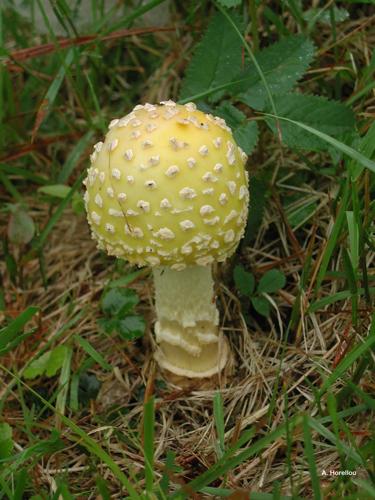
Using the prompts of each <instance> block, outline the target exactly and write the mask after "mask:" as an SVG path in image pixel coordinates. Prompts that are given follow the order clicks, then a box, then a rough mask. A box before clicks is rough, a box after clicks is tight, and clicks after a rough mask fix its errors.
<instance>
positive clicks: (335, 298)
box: [307, 287, 375, 313]
mask: <svg viewBox="0 0 375 500" xmlns="http://www.w3.org/2000/svg"><path fill="white" fill-rule="evenodd" d="M357 292H358V295H364V294H365V289H364V288H358V290H357ZM369 292H370V294H371V295H374V294H375V287H371V288H369ZM350 296H351V292H350V290H343V291H342V292H337V293H334V294H332V295H328V296H327V297H324V298H323V299H319V300H317V301H315V302H313V303H312V304H310V307H309V308H308V310H307V312H308V313H314V312H316V311H318V310H319V309H323V308H324V307H326V306H329V305H331V304H334V303H335V302H340V301H342V300H345V299H348V298H349V297H350Z"/></svg>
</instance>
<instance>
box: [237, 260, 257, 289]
mask: <svg viewBox="0 0 375 500" xmlns="http://www.w3.org/2000/svg"><path fill="white" fill-rule="evenodd" d="M233 279H234V284H235V285H236V288H237V290H238V291H239V292H240V293H241V294H242V295H246V296H250V295H252V293H253V292H254V288H255V278H254V276H253V275H252V274H251V273H248V272H247V271H245V269H244V268H243V266H241V265H238V266H236V267H235V268H234V270H233Z"/></svg>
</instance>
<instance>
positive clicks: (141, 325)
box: [98, 287, 146, 340]
mask: <svg viewBox="0 0 375 500" xmlns="http://www.w3.org/2000/svg"><path fill="white" fill-rule="evenodd" d="M138 302H139V298H138V295H137V294H136V292H135V291H134V290H131V289H130V288H120V287H115V288H107V289H106V290H105V291H104V292H103V295H102V298H101V308H102V311H103V313H104V318H101V319H99V320H98V324H99V326H100V327H101V328H102V329H103V330H104V331H105V332H106V333H112V332H114V331H115V332H117V333H118V334H119V335H120V337H121V338H123V339H124V340H134V339H137V338H139V337H142V335H143V334H144V331H145V325H146V324H145V320H144V318H143V317H142V316H139V315H137V314H134V307H135V306H136V305H137V304H138Z"/></svg>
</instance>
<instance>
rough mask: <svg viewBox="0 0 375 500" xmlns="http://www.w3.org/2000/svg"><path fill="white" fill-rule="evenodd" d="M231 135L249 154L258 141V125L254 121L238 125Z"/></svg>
mask: <svg viewBox="0 0 375 500" xmlns="http://www.w3.org/2000/svg"><path fill="white" fill-rule="evenodd" d="M233 136H234V138H235V140H236V142H237V144H238V145H239V146H240V147H241V148H242V149H243V150H244V151H245V153H246V154H248V155H249V154H251V153H252V152H253V150H254V148H255V146H256V143H257V142H258V125H257V123H256V122H255V121H251V122H247V123H245V124H244V125H240V126H239V127H237V128H236V129H235V130H234V132H233Z"/></svg>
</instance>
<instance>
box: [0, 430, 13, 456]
mask: <svg viewBox="0 0 375 500" xmlns="http://www.w3.org/2000/svg"><path fill="white" fill-rule="evenodd" d="M12 434H13V431H12V428H11V426H10V425H9V424H7V423H2V424H0V459H3V458H8V457H10V455H11V454H12V451H13V439H12Z"/></svg>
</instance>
